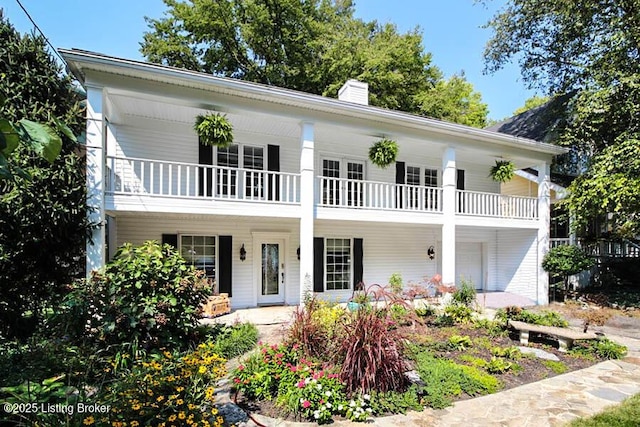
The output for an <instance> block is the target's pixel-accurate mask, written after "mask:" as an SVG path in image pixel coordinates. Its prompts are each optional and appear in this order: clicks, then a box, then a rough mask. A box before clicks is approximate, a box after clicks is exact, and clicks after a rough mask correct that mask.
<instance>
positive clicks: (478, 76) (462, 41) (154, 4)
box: [0, 0, 534, 119]
mask: <svg viewBox="0 0 640 427" xmlns="http://www.w3.org/2000/svg"><path fill="white" fill-rule="evenodd" d="M21 2H22V4H23V5H24V7H25V8H26V9H27V11H28V12H29V13H30V14H31V16H32V18H33V19H34V20H35V21H36V23H37V24H38V26H39V27H40V29H41V30H42V31H43V32H44V33H45V34H46V36H47V37H48V38H49V40H50V41H51V43H52V44H53V45H54V46H55V47H57V48H80V49H86V50H92V51H95V52H100V53H104V54H108V55H114V56H119V57H123V58H128V59H142V57H141V55H140V52H139V51H138V49H139V47H140V46H139V43H140V41H141V40H142V34H143V33H144V32H145V31H146V30H147V25H146V23H145V21H144V16H149V17H152V18H158V17H160V16H161V15H162V12H163V10H164V3H163V2H162V0H126V1H125V0H109V1H104V2H93V1H87V0H21ZM488 3H489V5H488V7H489V8H486V7H484V6H482V5H481V4H474V0H395V1H389V0H356V15H357V16H358V17H360V18H363V19H365V20H374V19H375V20H378V21H379V22H393V23H395V24H396V25H397V26H398V29H399V30H400V31H402V32H404V31H407V30H410V29H413V28H415V27H416V26H419V27H420V28H421V30H422V32H423V38H424V47H425V50H426V51H428V52H431V53H432V54H433V64H435V65H437V66H438V67H439V68H440V69H442V71H443V72H444V73H445V75H446V76H450V75H452V74H455V73H460V72H461V71H464V72H465V75H466V78H467V80H469V81H470V82H471V83H473V85H474V87H475V89H476V90H477V91H479V92H480V93H481V94H482V98H483V100H484V102H485V103H487V104H488V105H489V111H490V113H489V116H490V117H491V118H493V119H501V118H504V117H508V116H510V115H511V113H512V112H513V111H514V110H515V109H516V108H518V107H520V106H522V105H524V101H525V99H527V98H529V97H530V96H532V95H534V92H532V91H529V90H527V89H526V85H525V84H524V82H523V81H522V79H521V77H520V71H519V69H518V67H517V66H515V65H513V66H510V67H508V68H507V69H505V70H502V71H500V72H498V73H496V74H494V75H483V73H482V69H483V62H482V52H483V49H484V46H485V44H486V42H487V40H488V39H489V37H490V35H491V32H490V30H488V29H482V28H481V26H482V25H483V24H485V23H486V22H487V21H488V19H489V18H490V17H491V16H492V15H493V13H494V12H495V10H497V9H498V8H499V7H501V6H502V5H503V4H504V0H493V1H490V2H488ZM0 8H3V9H4V13H5V16H6V17H8V19H9V21H10V22H11V23H12V24H13V25H14V26H15V27H16V28H17V29H18V30H19V31H21V32H28V31H31V30H32V29H33V26H32V25H31V23H30V22H29V20H28V19H27V17H26V16H25V14H24V12H23V11H22V10H21V9H20V7H19V5H18V3H17V2H16V0H0Z"/></svg>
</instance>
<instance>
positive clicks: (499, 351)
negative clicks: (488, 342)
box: [491, 345, 522, 360]
mask: <svg viewBox="0 0 640 427" xmlns="http://www.w3.org/2000/svg"><path fill="white" fill-rule="evenodd" d="M491 354H492V355H494V356H496V357H504V358H506V359H511V360H518V359H521V358H522V352H521V351H520V349H519V348H518V347H516V346H514V345H512V346H510V347H493V348H492V349H491Z"/></svg>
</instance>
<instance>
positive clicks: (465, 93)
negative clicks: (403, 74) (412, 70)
mask: <svg viewBox="0 0 640 427" xmlns="http://www.w3.org/2000/svg"><path fill="white" fill-rule="evenodd" d="M416 98H417V101H418V105H419V111H420V113H422V114H424V115H425V116H429V117H433V118H436V119H441V120H447V121H450V122H455V123H460V124H463V125H467V126H473V127H479V128H482V127H485V126H486V125H487V115H488V113H489V109H488V108H487V104H485V103H483V102H482V96H481V95H480V93H478V92H476V91H474V90H473V85H472V84H471V83H469V82H468V81H467V80H466V79H465V78H464V74H463V73H462V74H460V75H454V76H452V77H451V78H450V79H449V80H440V81H438V82H437V83H436V84H435V87H434V88H433V89H431V90H428V91H424V92H421V93H419V94H418V95H417V96H416Z"/></svg>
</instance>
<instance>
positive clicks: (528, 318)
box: [495, 306, 569, 328]
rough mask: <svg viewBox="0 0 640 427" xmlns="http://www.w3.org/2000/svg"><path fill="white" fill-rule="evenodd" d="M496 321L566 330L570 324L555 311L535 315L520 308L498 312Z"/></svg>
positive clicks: (507, 308)
mask: <svg viewBox="0 0 640 427" xmlns="http://www.w3.org/2000/svg"><path fill="white" fill-rule="evenodd" d="M495 319H496V320H498V321H501V322H503V323H506V322H507V320H509V319H511V320H517V321H520V322H526V323H531V324H533V325H542V326H557V327H560V328H566V327H568V326H569V322H567V320H566V319H565V318H564V317H562V316H561V315H560V314H558V313H556V312H555V311H548V310H542V311H541V312H540V313H534V312H532V311H529V310H526V309H524V308H520V307H515V306H514V307H506V308H501V309H498V310H497V311H496V315H495Z"/></svg>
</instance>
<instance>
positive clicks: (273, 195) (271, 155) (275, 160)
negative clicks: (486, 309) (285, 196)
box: [267, 145, 280, 200]
mask: <svg viewBox="0 0 640 427" xmlns="http://www.w3.org/2000/svg"><path fill="white" fill-rule="evenodd" d="M267 170H268V171H270V172H280V146H279V145H268V146H267ZM268 177H269V178H268V179H267V185H268V190H267V197H268V198H269V200H280V186H279V183H280V180H279V178H278V177H279V175H276V174H268Z"/></svg>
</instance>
